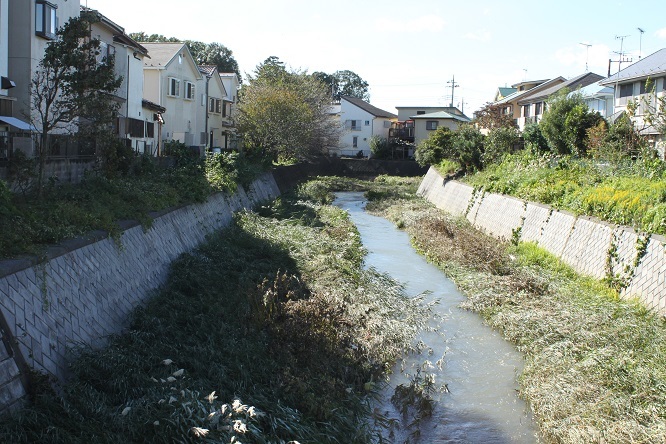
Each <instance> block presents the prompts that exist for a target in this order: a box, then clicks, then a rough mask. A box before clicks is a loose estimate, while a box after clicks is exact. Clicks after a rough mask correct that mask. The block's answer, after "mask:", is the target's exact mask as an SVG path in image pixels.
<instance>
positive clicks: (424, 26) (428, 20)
mask: <svg viewBox="0 0 666 444" xmlns="http://www.w3.org/2000/svg"><path fill="white" fill-rule="evenodd" d="M445 25H446V21H445V20H444V19H443V18H441V17H439V16H437V15H432V14H431V15H424V16H421V17H417V18H415V19H412V20H396V19H392V18H388V17H382V18H379V19H377V20H375V28H376V29H377V30H378V31H386V32H404V31H408V32H419V31H430V32H439V31H441V30H442V29H444V26H445Z"/></svg>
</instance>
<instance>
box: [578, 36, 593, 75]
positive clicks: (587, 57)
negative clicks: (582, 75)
mask: <svg viewBox="0 0 666 444" xmlns="http://www.w3.org/2000/svg"><path fill="white" fill-rule="evenodd" d="M579 45H583V46H584V47H585V72H589V69H588V67H587V61H588V60H589V58H590V46H592V45H590V44H589V43H579Z"/></svg>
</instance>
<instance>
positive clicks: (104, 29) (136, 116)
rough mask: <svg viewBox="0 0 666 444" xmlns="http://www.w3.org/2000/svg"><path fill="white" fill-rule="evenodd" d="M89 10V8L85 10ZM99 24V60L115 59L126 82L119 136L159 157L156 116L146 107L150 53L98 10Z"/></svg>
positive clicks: (118, 96)
mask: <svg viewBox="0 0 666 444" xmlns="http://www.w3.org/2000/svg"><path fill="white" fill-rule="evenodd" d="M84 9H85V8H84ZM93 12H95V13H96V14H98V16H99V21H98V22H96V23H94V24H93V25H92V29H91V35H92V37H95V38H98V39H99V40H100V54H99V57H100V58H103V57H113V59H114V62H115V70H116V75H117V76H119V77H122V79H123V82H122V84H121V85H120V87H119V88H118V90H117V91H116V92H115V100H117V101H118V102H119V104H120V106H119V108H118V119H117V122H116V125H115V130H116V135H117V136H118V137H119V138H121V139H123V140H125V143H126V144H127V146H128V147H130V148H132V149H133V150H134V151H135V152H137V153H140V154H143V153H148V154H155V153H156V149H157V131H156V130H155V126H156V124H158V123H157V122H156V116H155V113H154V112H152V111H151V110H145V109H144V104H143V65H144V59H149V58H150V56H149V55H148V50H147V49H146V48H145V47H144V46H142V45H141V44H139V43H137V42H136V41H135V40H134V39H132V38H131V37H129V36H128V35H127V34H126V33H125V29H124V28H122V27H121V26H119V25H117V24H116V23H114V22H112V21H111V20H109V19H108V18H107V17H105V16H104V15H102V14H100V13H99V12H97V11H93Z"/></svg>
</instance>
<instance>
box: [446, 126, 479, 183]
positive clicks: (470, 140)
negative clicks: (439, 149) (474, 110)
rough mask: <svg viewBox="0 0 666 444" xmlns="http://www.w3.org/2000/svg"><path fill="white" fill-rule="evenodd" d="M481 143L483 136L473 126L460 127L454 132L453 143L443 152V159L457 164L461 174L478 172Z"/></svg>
mask: <svg viewBox="0 0 666 444" xmlns="http://www.w3.org/2000/svg"><path fill="white" fill-rule="evenodd" d="M483 142H484V136H483V134H481V132H480V131H479V130H478V129H477V128H476V127H475V126H474V125H472V124H469V123H466V124H463V125H460V126H459V127H458V129H456V130H455V131H454V136H453V143H452V144H451V145H450V146H448V147H446V148H447V149H445V150H444V158H445V159H449V160H454V161H456V162H458V164H460V167H461V169H462V171H463V172H468V171H475V170H480V169H481V168H482V162H481V158H482V155H483Z"/></svg>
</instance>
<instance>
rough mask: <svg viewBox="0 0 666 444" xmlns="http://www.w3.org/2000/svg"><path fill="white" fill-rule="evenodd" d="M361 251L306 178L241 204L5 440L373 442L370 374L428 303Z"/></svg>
mask: <svg viewBox="0 0 666 444" xmlns="http://www.w3.org/2000/svg"><path fill="white" fill-rule="evenodd" d="M362 260H363V250H362V246H361V243H360V240H359V237H358V233H357V232H356V230H355V228H354V227H353V225H352V224H351V223H350V222H349V220H348V218H347V216H346V214H345V213H344V212H343V211H342V210H340V209H337V208H333V207H329V206H325V205H320V204H318V203H316V202H314V201H312V200H310V199H309V194H308V193H307V192H306V191H303V192H301V193H298V194H297V195H295V196H284V197H283V198H281V199H279V200H278V201H276V202H275V203H274V204H271V205H267V206H265V207H263V208H262V209H261V210H260V211H258V213H244V214H239V215H237V216H236V218H235V222H234V224H233V226H232V227H230V228H229V229H227V230H224V231H222V232H221V233H220V234H218V235H215V236H212V237H211V238H210V239H209V241H208V242H207V243H206V244H205V245H202V246H201V247H200V248H199V249H197V250H196V251H194V252H192V253H191V254H185V255H183V256H181V257H180V258H179V259H178V260H177V261H175V263H174V264H173V265H172V269H171V273H170V277H169V279H168V282H167V283H166V285H165V286H164V288H163V289H162V290H161V291H159V293H158V294H156V295H155V296H154V298H153V299H152V300H151V301H150V302H149V303H148V304H147V306H146V307H145V308H143V309H140V310H138V311H137V313H136V314H135V316H134V320H133V321H132V324H131V327H130V329H129V331H128V332H127V333H126V334H124V335H122V336H119V337H116V338H113V340H112V341H111V344H110V345H109V346H108V347H106V348H105V349H103V350H100V351H92V350H85V351H84V352H83V354H82V355H81V356H80V358H79V359H78V360H76V361H75V363H74V365H73V367H72V373H73V376H72V380H71V382H70V383H69V384H68V385H66V386H65V387H64V388H63V390H62V393H61V394H58V395H56V394H55V393H52V392H49V391H43V392H41V393H40V394H39V395H38V396H36V398H35V399H34V403H33V405H32V406H30V407H28V408H27V409H25V410H24V411H23V412H21V413H20V414H19V415H18V416H16V417H14V418H13V419H11V420H7V419H5V420H4V421H3V422H2V423H1V424H0V442H12V443H28V442H40V443H89V442H95V443H118V442H123V443H124V442H154V443H162V442H220V443H223V442H224V443H229V442H230V440H232V439H236V440H239V441H240V442H244V443H267V442H275V443H280V442H283V443H286V442H289V441H291V440H298V441H300V442H303V443H305V442H317V443H342V442H345V443H346V442H369V441H370V440H371V437H372V436H373V434H374V430H373V423H372V422H371V421H369V420H368V418H369V417H370V416H371V413H372V412H371V411H370V408H369V404H368V402H367V396H368V391H367V387H368V382H370V381H373V380H377V379H380V378H381V377H382V375H383V374H384V373H385V372H386V371H387V369H389V368H390V367H391V364H392V362H393V360H394V359H395V358H396V357H397V356H398V354H399V353H400V352H402V351H403V350H404V349H405V348H406V347H408V346H409V344H410V342H411V339H412V338H413V336H414V335H415V333H416V331H417V330H418V329H419V328H421V327H422V325H423V323H424V322H425V319H426V318H427V310H426V309H425V308H423V307H422V306H421V305H420V304H419V302H418V301H416V300H412V299H409V298H407V297H405V296H404V295H403V292H402V287H401V286H400V285H398V284H397V283H395V282H394V281H392V280H390V279H388V278H387V277H386V276H383V275H379V274H377V273H376V272H373V271H364V270H362V268H361V265H362ZM235 400H237V401H236V402H234V401H235ZM204 435H205V436H204ZM231 442H233V441H231Z"/></svg>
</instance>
